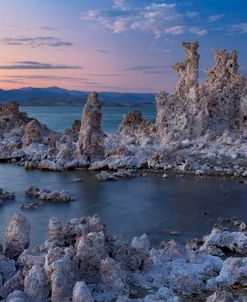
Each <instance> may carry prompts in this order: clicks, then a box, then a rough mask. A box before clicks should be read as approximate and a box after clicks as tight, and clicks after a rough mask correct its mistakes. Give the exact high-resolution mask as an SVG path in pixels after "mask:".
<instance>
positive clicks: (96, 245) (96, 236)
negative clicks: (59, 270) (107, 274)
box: [75, 231, 108, 282]
mask: <svg viewBox="0 0 247 302" xmlns="http://www.w3.org/2000/svg"><path fill="white" fill-rule="evenodd" d="M105 240H106V238H105V234H104V233H103V232H102V231H100V232H91V233H88V234H87V235H82V236H81V237H80V238H78V240H77V242H76V244H75V246H76V258H77V259H78V260H77V261H78V266H79V271H80V274H81V277H82V278H83V279H84V280H85V281H90V282H92V281H93V280H97V279H99V269H100V263H101V259H104V258H106V257H107V256H108V250H107V246H106V245H105Z"/></svg>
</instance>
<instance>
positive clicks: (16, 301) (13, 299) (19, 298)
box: [6, 290, 30, 302]
mask: <svg viewBox="0 0 247 302" xmlns="http://www.w3.org/2000/svg"><path fill="white" fill-rule="evenodd" d="M6 302H30V300H29V299H28V297H27V296H26V295H25V294H24V293H23V292H22V291H20V290H16V291H14V292H13V293H11V294H10V295H9V296H8V298H7V299H6Z"/></svg>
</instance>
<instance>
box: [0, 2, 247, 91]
mask: <svg viewBox="0 0 247 302" xmlns="http://www.w3.org/2000/svg"><path fill="white" fill-rule="evenodd" d="M246 12H247V1H245V0H236V1H232V0H224V1H223V0H193V1H192V0H191V1H190V0H188V1H185V0H180V1H179V0H177V1H172V0H166V1H163V0H156V1H154V0H153V1H150V0H144V1H142V0H69V1H68V0H42V1H40V0H21V1H20V0H1V2H0V24H1V27H0V43H1V47H0V87H1V88H5V89H11V88H19V87H25V86H33V87H47V86H54V85H56V86H61V87H65V88H70V89H78V90H96V91H140V92H149V91H152V92H153V91H154V92H157V91H159V90H161V89H166V90H168V91H170V90H171V89H172V88H174V86H175V84H176V74H175V73H174V72H173V71H172V68H171V65H172V64H174V63H176V62H178V61H181V60H183V55H184V53H183V49H182V48H181V46H180V44H181V41H182V40H186V41H194V40H198V41H199V43H200V49H199V52H200V55H201V61H200V69H201V80H203V79H204V71H205V70H206V69H207V68H209V67H210V66H211V65H212V64H213V62H214V60H213V54H212V53H213V50H214V49H218V48H227V49H229V50H231V49H237V50H238V52H239V55H240V58H239V62H240V72H241V73H244V74H247V70H246V66H247V56H246V53H247V43H246V38H247V16H246V15H247V14H246Z"/></svg>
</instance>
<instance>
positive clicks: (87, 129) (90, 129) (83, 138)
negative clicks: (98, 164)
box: [78, 92, 105, 160]
mask: <svg viewBox="0 0 247 302" xmlns="http://www.w3.org/2000/svg"><path fill="white" fill-rule="evenodd" d="M101 116H102V113H101V105H100V102H99V99H98V94H97V93H96V92H91V94H90V95H89V97H88V99H87V102H86V104H85V107H84V109H83V114H82V121H81V129H80V133H79V141H78V149H79V153H80V155H82V156H85V157H88V159H89V160H91V159H92V158H95V157H96V158H97V157H102V156H103V155H104V138H105V135H104V133H103V131H102V130H101Z"/></svg>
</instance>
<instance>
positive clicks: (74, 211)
mask: <svg viewBox="0 0 247 302" xmlns="http://www.w3.org/2000/svg"><path fill="white" fill-rule="evenodd" d="M75 177H80V178H82V180H83V181H82V182H81V183H73V179H74V178H75ZM30 185H35V186H39V187H46V188H48V189H52V190H62V189H66V190H68V191H69V192H70V194H71V195H72V196H73V197H74V198H75V199H76V200H75V201H73V202H71V203H68V204H51V203H45V204H44V205H43V206H42V207H41V208H39V209H37V210H26V211H24V212H25V214H26V215H27V216H28V218H29V219H30V220H31V222H32V243H33V244H38V243H40V242H42V241H43V240H44V239H45V238H46V234H47V224H48V219H49V217H51V216H57V217H59V218H60V219H61V220H62V221H64V222H65V221H67V220H68V219H70V218H73V217H80V216H84V215H92V214H95V213H98V214H100V215H101V216H102V217H103V219H104V220H105V221H106V222H107V223H108V224H109V226H110V228H111V230H112V231H113V232H114V233H117V234H122V235H124V236H125V237H128V238H132V237H133V236H135V235H141V234H143V233H145V232H146V233H148V234H149V235H150V238H151V240H152V242H153V243H158V242H159V241H162V240H165V239H170V238H171V237H170V235H169V232H170V231H171V230H178V231H180V232H181V236H180V237H179V238H178V239H179V240H182V241H183V240H185V239H189V238H192V237H194V236H201V235H203V234H205V233H206V232H209V231H210V229H211V226H212V224H213V223H214V222H215V220H216V218H217V217H218V216H224V217H230V216H237V217H239V218H241V219H245V220H247V194H246V189H247V188H246V186H244V185H242V184H239V183H238V182H237V181H232V180H231V181H230V180H223V179H217V178H210V179H200V178H195V177H176V176H171V177H170V178H168V179H163V178H162V176H161V175H150V176H147V177H140V178H134V179H129V180H119V181H116V182H98V181H97V180H96V178H95V176H94V174H93V173H90V172H88V171H68V172H62V173H56V172H41V171H26V170H25V169H24V168H22V167H18V166H16V165H14V164H1V165H0V187H5V188H6V189H8V190H15V191H16V194H17V198H16V200H15V201H9V202H7V203H6V204H5V205H2V206H0V221H1V228H0V235H1V237H2V235H3V230H4V228H5V226H6V224H7V223H8V221H9V219H10V217H11V216H12V214H13V213H15V212H16V211H20V205H21V204H22V203H23V202H24V201H28V200H29V199H28V198H27V197H25V195H24V190H25V188H26V187H27V186H30ZM204 211H208V212H209V215H208V216H206V217H204V216H203V215H202V213H203V212H204Z"/></svg>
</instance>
